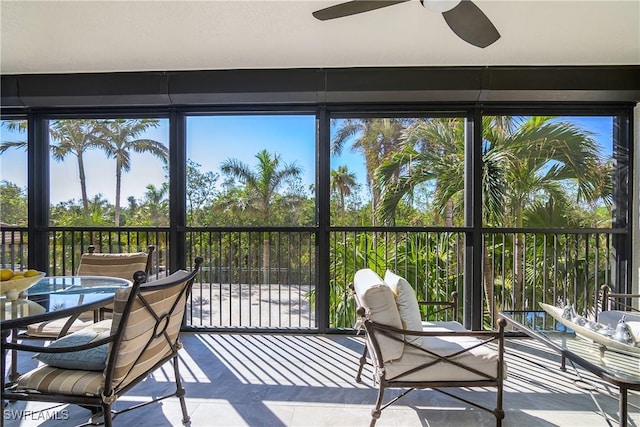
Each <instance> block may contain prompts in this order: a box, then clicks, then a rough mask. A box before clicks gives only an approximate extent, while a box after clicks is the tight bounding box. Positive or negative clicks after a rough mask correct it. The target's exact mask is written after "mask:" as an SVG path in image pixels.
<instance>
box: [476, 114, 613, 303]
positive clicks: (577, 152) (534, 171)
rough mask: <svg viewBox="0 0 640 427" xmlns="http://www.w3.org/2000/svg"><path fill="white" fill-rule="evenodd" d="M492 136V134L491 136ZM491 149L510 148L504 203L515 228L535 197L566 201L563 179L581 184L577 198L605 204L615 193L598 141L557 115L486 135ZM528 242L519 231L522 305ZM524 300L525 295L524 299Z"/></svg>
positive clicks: (517, 274)
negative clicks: (545, 196)
mask: <svg viewBox="0 0 640 427" xmlns="http://www.w3.org/2000/svg"><path fill="white" fill-rule="evenodd" d="M492 136H493V135H492ZM485 141H486V144H487V146H488V147H489V149H497V150H501V151H508V152H509V153H510V156H509V161H508V162H505V163H506V165H507V166H508V167H507V169H506V174H505V176H506V179H507V182H508V183H509V185H508V186H507V188H506V195H507V197H506V200H507V204H506V205H505V207H506V209H507V212H506V213H508V214H509V217H510V218H512V220H513V224H512V225H513V226H514V227H523V226H525V225H527V224H525V218H526V210H527V208H529V207H533V206H536V196H539V195H540V194H541V193H542V194H546V195H547V197H548V199H549V200H554V199H561V198H562V196H563V194H564V193H565V191H564V188H563V183H565V182H567V181H571V182H573V183H574V184H575V185H576V186H577V193H576V202H593V201H594V200H597V199H602V197H603V195H604V199H605V202H608V200H607V199H608V198H610V197H611V193H610V192H609V193H608V194H607V192H606V191H605V192H603V191H602V189H603V188H606V187H607V182H608V179H607V175H609V173H608V169H607V168H606V167H603V161H602V160H601V159H600V155H599V150H598V145H597V143H596V142H595V141H594V140H593V138H592V137H591V134H589V133H588V132H585V131H584V130H582V129H580V128H578V127H577V126H576V125H574V124H572V123H568V122H557V121H553V118H552V117H530V118H527V119H526V120H523V121H521V122H520V123H519V124H518V126H517V127H516V128H515V129H513V130H508V131H507V132H505V133H504V136H498V137H497V138H495V139H493V140H491V139H489V138H486V137H485ZM523 251H524V244H523V241H522V236H521V235H520V234H516V240H515V245H514V253H513V257H514V272H513V274H514V278H513V284H514V287H513V297H512V298H513V301H512V303H513V305H514V307H516V308H520V307H521V306H522V304H523V301H522V300H518V298H519V296H520V295H522V290H523V284H524V269H523V262H524V252H523ZM523 299H524V298H523Z"/></svg>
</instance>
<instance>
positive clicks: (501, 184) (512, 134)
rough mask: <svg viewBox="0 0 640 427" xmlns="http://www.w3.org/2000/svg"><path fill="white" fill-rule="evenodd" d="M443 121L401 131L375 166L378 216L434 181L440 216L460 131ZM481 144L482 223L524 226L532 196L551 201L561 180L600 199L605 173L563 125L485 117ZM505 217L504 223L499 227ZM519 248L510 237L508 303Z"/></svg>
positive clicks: (450, 192)
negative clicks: (397, 146)
mask: <svg viewBox="0 0 640 427" xmlns="http://www.w3.org/2000/svg"><path fill="white" fill-rule="evenodd" d="M450 120H451V119H431V120H426V121H422V122H420V123H418V124H416V125H415V126H414V127H412V128H409V129H408V130H407V133H406V135H405V141H404V143H403V145H402V148H401V150H400V151H399V152H398V153H396V154H394V155H393V156H392V157H391V158H390V159H389V161H387V162H385V163H384V164H383V165H382V166H381V167H380V168H379V170H378V172H377V177H378V179H379V181H380V186H381V188H382V189H383V195H382V197H383V202H382V205H381V215H382V217H383V218H387V219H389V218H392V216H393V213H394V212H395V209H396V207H397V204H398V203H399V201H400V200H401V199H403V198H405V197H408V196H410V194H411V191H412V190H413V188H414V187H415V186H416V185H418V184H420V183H422V182H428V181H435V182H436V184H435V186H436V188H437V191H436V205H437V206H440V208H441V209H443V210H444V209H445V207H446V204H447V203H449V202H450V200H451V199H452V197H453V196H454V195H456V194H459V193H460V192H462V191H463V189H464V143H463V141H464V134H463V133H462V130H463V129H464V128H463V127H462V123H461V122H460V123H458V122H451V121H450ZM447 121H449V122H448V124H447ZM447 126H449V127H450V129H449V131H446V129H445V128H446V127H447ZM447 134H449V136H450V137H447V136H446V135H447ZM451 136H455V137H451ZM483 139H484V152H483V172H482V174H483V182H482V191H483V217H484V223H485V224H491V223H493V224H495V225H502V226H505V225H510V226H513V227H523V226H525V225H526V224H525V223H524V219H525V217H526V216H525V211H526V209H528V208H530V207H533V206H537V204H536V203H535V202H536V200H537V199H539V197H540V195H545V196H546V197H547V198H548V199H550V200H551V199H554V198H557V197H559V196H560V195H561V194H563V193H562V191H563V189H562V184H563V183H564V182H566V181H572V182H575V183H576V185H577V188H578V192H577V197H578V198H579V199H580V200H583V201H593V200H595V199H597V198H601V197H602V195H603V194H607V192H606V191H603V188H607V186H608V184H607V179H606V175H607V172H606V171H607V170H608V169H607V168H606V167H603V162H602V161H601V160H600V158H599V154H598V149H597V145H596V143H595V141H593V139H592V138H591V136H590V135H589V134H588V133H586V132H584V131H583V130H581V129H579V128H578V127H576V126H575V125H573V124H571V123H567V122H557V121H552V119H551V118H550V117H530V118H526V119H523V120H520V121H514V120H509V119H508V118H504V117H485V118H484V120H483ZM586 171H588V173H586ZM609 194H610V193H609ZM505 219H509V220H511V221H510V223H509V224H505V223H504V221H505ZM522 246H523V244H522V240H521V236H516V243H515V248H514V254H513V256H514V260H515V261H514V279H513V281H514V292H513V295H514V297H515V296H517V295H520V294H521V292H522V284H523V280H524V278H523V277H522V275H521V272H522V271H523V270H522V263H523V254H522ZM484 261H485V262H484V265H485V269H484V270H485V296H486V298H487V300H488V301H487V302H488V303H489V307H491V302H492V295H493V287H492V286H493V278H492V269H491V268H490V263H488V259H485V260H484ZM520 303H521V301H514V306H515V307H519V306H520Z"/></svg>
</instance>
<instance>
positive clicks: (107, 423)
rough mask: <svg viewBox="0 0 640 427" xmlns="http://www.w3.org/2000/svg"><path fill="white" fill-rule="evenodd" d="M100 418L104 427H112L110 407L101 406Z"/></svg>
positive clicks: (106, 405) (108, 405)
mask: <svg viewBox="0 0 640 427" xmlns="http://www.w3.org/2000/svg"><path fill="white" fill-rule="evenodd" d="M102 417H103V420H104V427H113V419H112V417H111V405H110V404H108V403H105V404H103V405H102Z"/></svg>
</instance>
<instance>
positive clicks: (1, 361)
mask: <svg viewBox="0 0 640 427" xmlns="http://www.w3.org/2000/svg"><path fill="white" fill-rule="evenodd" d="M9 334H10V331H9V330H5V329H3V330H2V335H1V339H2V352H0V369H2V375H0V393H2V394H3V395H4V383H5V381H4V377H5V374H6V367H7V365H6V362H7V346H6V344H7V338H9ZM0 400H1V401H2V417H0V427H3V426H4V408H5V401H4V396H3V397H2V398H1V399H0Z"/></svg>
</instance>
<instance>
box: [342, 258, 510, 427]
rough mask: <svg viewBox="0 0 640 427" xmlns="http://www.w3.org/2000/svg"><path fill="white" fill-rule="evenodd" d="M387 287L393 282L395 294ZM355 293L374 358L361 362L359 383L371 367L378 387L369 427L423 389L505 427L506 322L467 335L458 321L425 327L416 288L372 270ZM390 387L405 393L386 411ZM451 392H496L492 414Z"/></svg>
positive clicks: (360, 276)
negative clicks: (367, 366) (494, 328)
mask: <svg viewBox="0 0 640 427" xmlns="http://www.w3.org/2000/svg"><path fill="white" fill-rule="evenodd" d="M387 282H392V283H391V285H392V286H393V287H394V289H392V286H390V284H389V283H387ZM393 282H395V283H393ZM353 289H354V291H355V292H354V293H355V298H356V303H357V305H358V309H357V314H358V316H360V322H361V324H362V326H363V327H364V330H365V345H366V347H367V353H365V356H366V354H368V355H369V357H370V360H368V359H367V358H366V357H363V358H361V361H360V367H359V370H358V374H357V376H356V380H357V381H359V380H360V375H361V372H362V369H363V365H364V364H366V363H370V364H371V365H373V380H374V384H375V385H377V386H378V387H379V391H378V398H377V401H376V403H375V407H374V409H373V410H372V411H371V423H370V425H371V426H374V425H375V423H376V421H377V420H378V418H380V415H381V413H382V411H383V410H384V409H385V408H387V407H388V406H390V405H391V404H393V403H395V402H396V401H397V400H398V399H400V398H401V397H403V396H405V395H406V394H407V393H409V392H411V391H413V390H415V389H424V388H431V389H433V390H435V391H439V392H441V393H444V394H446V395H447V396H450V397H452V398H455V399H458V400H460V401H462V402H464V403H466V404H468V405H471V406H474V407H476V408H479V409H482V410H484V411H487V412H490V413H491V414H493V415H494V416H495V418H496V425H497V426H501V425H502V419H503V418H504V410H503V408H502V394H503V380H504V376H505V374H506V365H505V363H504V328H505V323H506V322H504V321H502V320H501V321H500V322H499V323H498V326H499V329H498V331H469V330H467V329H465V328H464V327H463V326H462V325H461V324H460V323H458V322H457V321H443V322H423V321H422V319H421V316H420V311H419V309H418V307H419V305H418V301H417V300H416V297H415V293H414V291H413V288H412V287H411V285H410V284H409V283H408V282H407V281H406V280H405V279H403V278H401V277H399V276H397V275H395V274H393V273H390V272H388V273H387V275H385V280H383V279H382V278H380V276H378V275H377V274H376V273H375V272H374V271H372V270H370V269H363V270H359V271H358V272H357V273H356V274H355V277H354V282H353ZM392 387H393V388H404V389H406V390H405V391H403V392H402V393H401V394H400V395H398V396H397V397H395V398H393V399H392V400H390V401H389V402H387V403H386V404H384V405H383V398H384V392H385V390H386V389H387V388H392ZM450 387H495V388H496V407H495V408H494V409H491V408H489V407H486V406H483V405H481V404H479V403H477V402H473V401H470V400H467V399H465V398H463V397H460V396H457V395H455V394H454V393H451V392H449V391H445V390H443V388H450Z"/></svg>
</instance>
